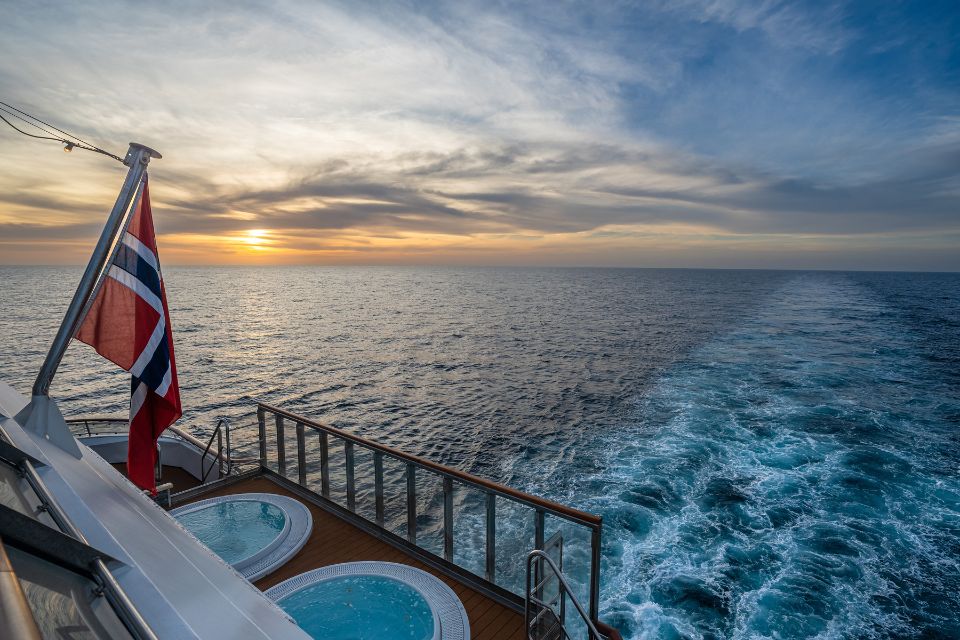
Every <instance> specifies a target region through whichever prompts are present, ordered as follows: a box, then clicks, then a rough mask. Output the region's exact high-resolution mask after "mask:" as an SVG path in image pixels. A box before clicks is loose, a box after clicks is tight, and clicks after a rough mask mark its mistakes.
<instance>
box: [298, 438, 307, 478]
mask: <svg viewBox="0 0 960 640" xmlns="http://www.w3.org/2000/svg"><path fill="white" fill-rule="evenodd" d="M297 480H298V481H299V482H300V486H301V487H305V486H307V451H306V443H305V442H304V440H303V423H302V422H298V423H297Z"/></svg>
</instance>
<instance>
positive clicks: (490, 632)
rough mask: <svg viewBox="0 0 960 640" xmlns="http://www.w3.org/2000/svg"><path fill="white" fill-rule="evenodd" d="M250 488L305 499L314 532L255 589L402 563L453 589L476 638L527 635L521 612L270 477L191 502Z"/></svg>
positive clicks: (504, 638)
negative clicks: (355, 567)
mask: <svg viewBox="0 0 960 640" xmlns="http://www.w3.org/2000/svg"><path fill="white" fill-rule="evenodd" d="M251 492H256V493H278V494H281V495H285V496H289V497H291V498H295V499H297V500H300V501H301V502H303V503H304V504H305V505H306V506H307V507H308V508H309V509H310V513H311V514H312V516H313V532H312V533H311V534H310V539H309V540H308V541H307V544H306V545H304V547H303V549H301V550H300V551H299V553H297V555H295V556H294V557H293V558H291V559H290V560H289V561H288V562H287V563H286V564H285V565H283V566H282V567H280V568H279V569H278V570H276V571H275V572H273V573H271V574H270V575H268V576H266V577H264V578H262V579H260V580H258V581H257V582H256V583H254V584H255V585H256V586H257V588H259V589H263V590H265V589H269V588H270V587H272V586H274V585H275V584H278V583H280V582H283V581H284V580H286V579H288V578H292V577H293V576H296V575H299V574H301V573H304V572H305V571H310V570H311V569H318V568H320V567H326V566H329V565H332V564H338V563H341V562H355V561H359V560H383V561H386V562H399V563H403V564H408V565H410V566H413V567H417V568H419V569H423V570H424V571H427V572H429V573H431V574H433V575H435V576H437V577H438V578H440V579H441V580H443V581H444V582H445V583H446V584H447V585H449V586H450V588H451V589H453V590H454V592H455V593H456V594H457V596H458V597H459V598H460V600H461V602H463V606H464V608H465V609H466V611H467V617H468V618H469V620H470V637H471V638H472V639H473V640H510V639H514V638H515V639H522V638H523V637H524V633H523V616H522V615H521V614H519V613H517V612H516V611H514V610H513V609H510V608H508V607H505V606H503V605H502V604H500V603H498V602H495V601H494V600H492V599H490V598H488V597H487V596H485V595H483V594H481V593H479V592H478V591H475V590H473V589H471V588H470V587H467V586H465V585H463V584H461V583H460V582H458V581H456V580H454V579H452V578H450V577H448V576H445V575H443V574H442V573H440V572H438V571H436V570H434V569H432V568H431V567H428V566H426V565H424V564H422V563H420V562H419V561H417V560H416V559H414V558H412V557H410V556H409V555H407V554H406V553H404V552H403V551H400V550H399V549H397V548H395V547H393V546H391V545H389V544H387V543H386V542H383V541H382V540H379V539H377V538H374V537H373V536H371V535H370V534H368V533H366V532H365V531H362V530H360V529H358V528H357V527H355V526H353V525H352V524H350V523H348V522H346V521H344V520H341V519H340V518H338V517H336V516H334V515H332V514H330V513H328V512H326V511H324V510H323V509H321V508H320V507H318V506H316V505H314V504H311V503H310V502H309V501H306V500H303V499H302V498H300V497H299V496H296V495H294V494H293V493H291V492H290V491H287V490H286V489H284V488H283V487H281V486H280V485H278V484H277V483H275V482H273V481H271V480H270V479H269V478H267V477H264V476H259V477H255V478H249V479H247V480H242V481H240V482H238V483H235V484H230V485H227V486H225V487H221V488H219V489H215V490H213V491H210V492H208V493H204V494H203V495H200V496H197V497H195V498H193V499H191V500H188V501H187V502H188V503H189V502H196V501H197V500H204V499H206V498H213V497H216V496H224V495H232V494H237V493H251Z"/></svg>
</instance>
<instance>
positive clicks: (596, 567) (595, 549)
mask: <svg viewBox="0 0 960 640" xmlns="http://www.w3.org/2000/svg"><path fill="white" fill-rule="evenodd" d="M601 531H602V528H601V527H600V525H597V526H595V527H593V529H592V531H591V534H590V604H589V607H590V619H591V620H593V621H597V620H599V619H600V617H599V616H600V551H601V547H600V532H601Z"/></svg>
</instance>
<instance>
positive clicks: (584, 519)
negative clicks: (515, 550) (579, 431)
mask: <svg viewBox="0 0 960 640" xmlns="http://www.w3.org/2000/svg"><path fill="white" fill-rule="evenodd" d="M257 406H259V407H261V408H262V409H264V410H265V411H269V412H270V413H273V414H275V415H280V416H283V417H285V418H288V419H290V420H292V421H294V422H299V423H301V424H303V425H304V426H306V427H310V428H312V429H314V430H317V431H323V432H326V433H329V434H331V435H334V436H336V437H338V438H342V439H344V440H348V441H350V442H354V443H356V444H359V445H361V446H363V447H365V448H368V449H372V450H374V451H380V452H382V453H385V454H387V455H389V456H390V457H393V458H397V459H399V460H404V461H406V462H412V463H413V464H416V465H418V466H420V467H424V468H426V469H429V470H430V471H433V472H434V473H437V474H439V475H441V476H447V477H450V478H455V479H457V480H459V481H460V482H463V483H464V484H470V485H474V486H477V487H480V488H482V489H485V490H487V491H491V492H493V493H497V494H500V495H502V496H505V497H507V498H511V499H513V500H516V501H517V502H521V503H524V504H526V505H529V506H531V507H533V508H535V509H544V510H546V511H549V512H551V513H553V514H555V515H557V516H560V517H562V518H565V519H567V520H572V521H573V522H577V523H579V524H582V525H585V526H588V527H591V528H599V527H600V526H601V525H602V524H603V518H601V517H600V516H598V515H595V514H592V513H587V512H586V511H580V510H579V509H574V508H573V507H569V506H567V505H565V504H560V503H559V502H554V501H553V500H548V499H546V498H541V497H540V496H535V495H531V494H529V493H524V492H522V491H518V490H517V489H513V488H512V487H508V486H506V485H503V484H500V483H499V482H494V481H492V480H487V479H486V478H481V477H479V476H475V475H472V474H469V473H466V472H464V471H460V470H459V469H454V468H452V467H447V466H444V465H442V464H438V463H436V462H433V461H431V460H427V459H426V458H421V457H419V456H415V455H413V454H410V453H406V452H404V451H400V450H399V449H394V448H393V447H388V446H387V445H383V444H380V443H378V442H374V441H373V440H368V439H367V438H364V437H362V436H357V435H354V434H352V433H349V432H347V431H344V430H342V429H337V428H336V427H331V426H329V425H326V424H323V423H321V422H315V421H313V420H309V419H307V418H304V417H303V416H300V415H297V414H295V413H291V412H289V411H287V410H285V409H281V408H279V407H275V406H273V405H269V404H266V403H263V402H260V403H257Z"/></svg>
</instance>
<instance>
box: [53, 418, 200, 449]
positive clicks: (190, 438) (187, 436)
mask: <svg viewBox="0 0 960 640" xmlns="http://www.w3.org/2000/svg"><path fill="white" fill-rule="evenodd" d="M64 422H66V423H67V424H68V425H72V424H83V426H84V428H85V429H86V430H87V435H88V436H92V435H94V433H95V432H93V431H91V430H90V423H91V422H106V423H111V422H116V423H123V424H124V425H127V424H129V419H127V418H120V417H117V416H81V417H79V418H65V419H64ZM166 431H170V432H172V433H173V434H174V435H175V436H177V437H178V438H181V439H183V440H186V441H187V442H189V443H190V444H192V445H193V446H195V447H196V448H197V449H200V450H203V449H204V447H205V446H206V445H205V444H203V441H201V440H199V439H198V438H197V437H196V436H194V435H193V434H191V433H189V432H187V431H184V430H183V429H181V428H180V427H167V428H166ZM101 433H118V434H126V433H127V429H126V428H123V429H117V430H116V431H115V432H114V431H111V432H101Z"/></svg>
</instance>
